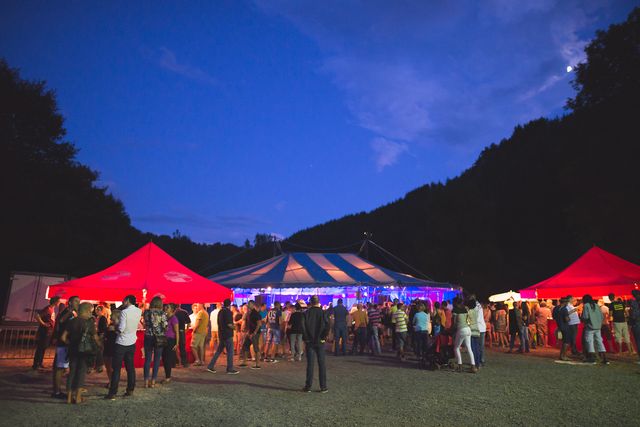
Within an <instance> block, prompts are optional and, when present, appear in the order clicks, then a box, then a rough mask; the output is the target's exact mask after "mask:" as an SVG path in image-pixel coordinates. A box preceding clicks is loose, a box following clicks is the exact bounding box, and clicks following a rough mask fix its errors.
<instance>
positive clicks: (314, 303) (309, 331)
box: [302, 295, 329, 393]
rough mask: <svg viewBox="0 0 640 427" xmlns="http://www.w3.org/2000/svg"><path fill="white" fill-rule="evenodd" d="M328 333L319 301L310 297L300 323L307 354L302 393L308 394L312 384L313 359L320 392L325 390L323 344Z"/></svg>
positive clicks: (324, 315) (325, 374) (327, 326)
mask: <svg viewBox="0 0 640 427" xmlns="http://www.w3.org/2000/svg"><path fill="white" fill-rule="evenodd" d="M328 333H329V319H327V316H326V314H325V312H324V311H322V308H320V300H319V299H318V297H317V296H316V295H314V296H312V297H311V300H310V301H309V308H308V309H307V311H306V312H305V313H304V322H302V336H303V339H304V342H305V346H306V350H305V352H306V353H307V378H306V381H305V385H304V388H303V389H302V391H303V392H307V393H308V392H310V391H311V385H312V384H313V365H314V358H315V359H317V361H318V378H319V380H320V392H321V393H326V392H327V391H328V390H327V370H326V366H325V357H324V356H325V355H324V343H325V339H326V338H327V334H328Z"/></svg>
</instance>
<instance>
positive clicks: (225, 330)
mask: <svg viewBox="0 0 640 427" xmlns="http://www.w3.org/2000/svg"><path fill="white" fill-rule="evenodd" d="M217 324H218V334H219V335H220V340H221V341H223V340H226V339H227V338H232V337H233V330H234V328H233V327H231V328H229V326H228V325H232V324H233V313H232V312H231V310H229V309H228V308H223V309H222V310H220V311H219V312H218V321H217Z"/></svg>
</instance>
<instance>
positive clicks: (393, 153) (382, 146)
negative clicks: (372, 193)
mask: <svg viewBox="0 0 640 427" xmlns="http://www.w3.org/2000/svg"><path fill="white" fill-rule="evenodd" d="M371 149H372V150H373V153H374V157H375V161H376V169H377V170H378V172H382V170H383V169H384V168H386V167H387V166H392V165H394V164H396V163H397V161H398V158H399V157H400V155H401V154H402V153H404V152H405V151H407V150H408V149H409V146H408V145H407V144H406V143H404V142H394V141H391V140H388V139H385V138H382V137H376V138H374V139H373V140H372V141H371Z"/></svg>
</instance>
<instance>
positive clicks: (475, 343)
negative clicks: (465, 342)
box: [471, 336, 482, 367]
mask: <svg viewBox="0 0 640 427" xmlns="http://www.w3.org/2000/svg"><path fill="white" fill-rule="evenodd" d="M471 352H472V353H473V360H474V362H476V363H475V365H476V367H480V361H481V360H482V359H481V358H480V336H477V337H474V336H471Z"/></svg>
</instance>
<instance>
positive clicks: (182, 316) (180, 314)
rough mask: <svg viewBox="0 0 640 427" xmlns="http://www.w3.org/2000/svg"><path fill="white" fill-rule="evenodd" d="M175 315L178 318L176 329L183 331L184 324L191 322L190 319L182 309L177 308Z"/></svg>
mask: <svg viewBox="0 0 640 427" xmlns="http://www.w3.org/2000/svg"><path fill="white" fill-rule="evenodd" d="M175 316H176V317H177V318H178V330H180V331H184V328H185V327H186V325H187V324H188V323H189V322H191V320H190V319H189V315H188V314H187V312H186V311H185V310H184V309H182V308H178V309H177V310H176V314H175Z"/></svg>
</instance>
